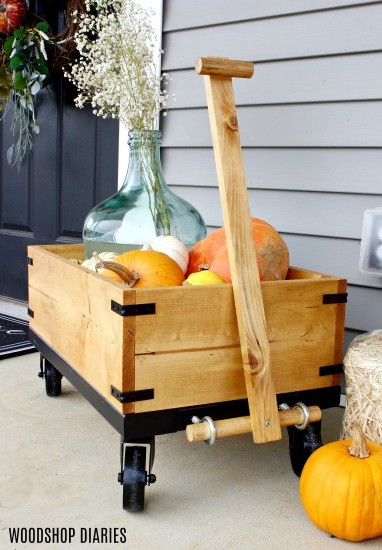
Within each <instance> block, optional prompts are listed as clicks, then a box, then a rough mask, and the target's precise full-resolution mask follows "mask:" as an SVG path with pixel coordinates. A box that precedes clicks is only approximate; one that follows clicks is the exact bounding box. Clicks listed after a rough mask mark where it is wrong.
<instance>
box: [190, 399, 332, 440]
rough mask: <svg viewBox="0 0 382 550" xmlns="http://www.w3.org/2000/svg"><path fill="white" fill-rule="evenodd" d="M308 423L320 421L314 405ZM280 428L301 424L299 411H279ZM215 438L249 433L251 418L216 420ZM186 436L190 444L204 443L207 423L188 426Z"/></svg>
mask: <svg viewBox="0 0 382 550" xmlns="http://www.w3.org/2000/svg"><path fill="white" fill-rule="evenodd" d="M308 410H309V421H310V422H317V421H319V420H321V416H322V415H321V409H320V408H319V407H317V406H316V405H313V406H312V407H308ZM279 416H280V426H294V425H295V424H301V423H302V422H303V420H304V418H303V416H304V415H303V412H302V411H301V409H288V410H287V411H279ZM215 428H216V437H228V436H231V435H240V434H246V433H250V432H251V417H250V416H239V417H237V418H227V419H226V420H217V421H216V422H215ZM186 436H187V439H188V441H189V442H190V443H192V442H194V441H206V440H207V439H209V438H210V427H209V425H208V424H207V422H200V423H199V424H189V425H188V426H187V427H186Z"/></svg>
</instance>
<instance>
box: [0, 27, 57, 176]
mask: <svg viewBox="0 0 382 550" xmlns="http://www.w3.org/2000/svg"><path fill="white" fill-rule="evenodd" d="M48 32H49V25H48V24H47V23H46V22H45V21H40V22H39V23H37V24H36V26H35V27H20V28H18V29H16V30H15V31H14V32H13V34H12V35H10V36H9V37H8V38H7V40H6V41H5V42H4V45H3V55H2V57H0V63H1V64H0V102H2V103H4V104H5V105H6V109H4V113H6V112H7V111H8V108H9V106H10V102H11V101H10V100H12V101H13V103H14V113H13V119H12V125H11V130H12V132H13V135H14V136H15V141H14V143H13V145H12V146H11V147H10V148H9V149H8V151H7V160H8V163H9V164H11V165H15V164H17V165H18V166H19V167H20V165H21V162H22V160H23V158H24V156H25V155H27V156H30V155H31V152H32V139H33V134H38V133H39V132H40V128H39V126H38V124H37V123H36V96H37V94H38V93H39V91H40V90H41V89H42V88H44V87H45V86H46V85H47V83H48V79H49V68H48V64H47V61H48V56H47V52H46V50H47V46H48V45H49V44H53V41H52V39H51V38H50V37H49V36H48V34H47V33H48ZM56 45H57V46H58V47H61V46H60V45H59V44H57V43H56ZM3 116H4V115H3Z"/></svg>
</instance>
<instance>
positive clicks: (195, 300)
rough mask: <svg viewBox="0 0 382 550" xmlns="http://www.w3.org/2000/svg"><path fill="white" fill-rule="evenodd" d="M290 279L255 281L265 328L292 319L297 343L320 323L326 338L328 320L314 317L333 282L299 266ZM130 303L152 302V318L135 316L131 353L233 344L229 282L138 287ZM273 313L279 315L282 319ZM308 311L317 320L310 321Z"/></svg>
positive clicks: (234, 331) (334, 289)
mask: <svg viewBox="0 0 382 550" xmlns="http://www.w3.org/2000/svg"><path fill="white" fill-rule="evenodd" d="M290 276H292V277H293V276H297V277H298V279H291V280H287V281H270V282H262V283H261V288H262V295H263V302H264V310H265V317H266V322H267V326H268V324H269V325H270V326H272V327H274V329H273V332H276V331H277V330H278V329H279V330H280V332H282V331H283V330H284V327H285V326H287V325H288V319H289V317H292V318H294V319H295V320H296V321H295V322H296V327H295V330H296V331H297V332H295V337H296V338H297V339H298V335H299V334H305V333H307V332H309V334H312V330H313V328H314V326H315V325H317V326H318V327H319V326H321V325H326V326H327V330H328V331H329V334H330V331H333V330H334V319H331V321H330V322H329V320H328V319H327V318H325V319H324V321H322V320H321V317H320V316H321V315H324V314H325V311H328V310H326V309H325V308H324V309H322V308H320V305H322V295H323V294H333V293H336V292H338V291H337V287H338V284H339V283H338V279H337V278H336V277H333V278H331V277H329V276H323V275H321V274H319V273H314V272H311V271H307V270H304V269H299V268H292V269H291V272H290ZM136 300H137V303H155V304H156V313H155V315H145V316H142V317H137V318H136V334H135V353H136V354H137V355H139V354H145V353H163V352H169V351H186V350H193V349H203V348H205V349H213V348H220V347H225V346H237V345H238V344H239V333H238V329H237V322H236V312H235V304H234V299H233V292H232V285H231V284H225V285H211V286H193V287H186V288H183V287H182V288H180V287H179V288H175V287H174V288H158V289H138V290H137V291H136ZM274 304H275V305H274ZM278 309H280V310H283V311H285V318H284V317H281V316H280V315H279V313H278ZM313 311H314V312H316V313H315V314H317V315H318V317H317V318H315V319H314V320H310V315H311V312H313ZM298 322H299V323H300V325H298ZM290 330H291V329H289V335H290V334H291V332H290ZM320 337H321V334H320ZM285 345H287V340H286V341H285ZM291 345H293V344H291Z"/></svg>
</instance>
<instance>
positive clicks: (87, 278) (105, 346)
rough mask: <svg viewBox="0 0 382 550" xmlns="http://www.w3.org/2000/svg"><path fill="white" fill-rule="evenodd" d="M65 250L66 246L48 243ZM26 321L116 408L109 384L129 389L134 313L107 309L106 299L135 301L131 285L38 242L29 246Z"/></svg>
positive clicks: (126, 408)
mask: <svg viewBox="0 0 382 550" xmlns="http://www.w3.org/2000/svg"><path fill="white" fill-rule="evenodd" d="M51 250H54V251H55V252H57V251H60V253H61V254H63V255H65V254H68V253H69V252H70V253H71V249H70V246H69V247H65V246H63V247H62V248H61V247H60V248H58V249H57V248H54V247H52V248H51ZM28 255H29V256H30V257H31V258H32V259H33V265H30V266H29V307H30V309H31V310H32V311H33V313H34V315H33V317H32V318H31V319H30V326H31V328H33V330H35V331H36V332H37V334H39V335H40V336H41V337H42V338H43V339H44V340H45V341H46V342H47V343H49V345H51V347H52V348H53V349H54V350H55V351H56V352H57V353H58V354H59V355H61V356H62V357H63V359H65V361H67V362H68V363H69V365H71V366H72V367H73V368H74V369H75V370H76V371H77V372H78V373H79V374H80V375H81V376H82V377H83V378H84V379H85V380H86V381H87V382H88V383H89V384H90V385H91V386H93V387H94V388H96V389H97V390H98V391H99V392H100V393H101V394H102V395H103V396H104V397H105V398H106V399H107V400H109V401H110V402H111V404H112V405H113V406H115V407H116V408H118V409H119V410H120V411H124V412H133V410H134V406H133V405H124V406H122V405H121V404H120V403H118V401H117V400H116V399H114V398H113V397H111V394H110V386H111V385H113V386H115V387H116V388H117V389H119V390H121V391H129V390H133V389H134V345H133V340H134V332H135V319H134V317H128V318H123V317H121V316H119V315H117V314H116V313H114V312H112V311H111V300H115V301H116V302H118V303H135V291H130V292H126V290H125V289H124V288H123V286H122V285H118V284H117V283H112V282H109V281H108V280H106V279H104V278H102V277H101V276H100V275H97V274H95V273H92V272H89V271H87V270H86V269H84V268H82V267H80V266H77V265H74V264H73V263H71V262H68V261H67V260H65V259H63V258H60V257H59V256H58V255H57V254H53V253H52V252H50V251H48V250H47V247H45V249H44V248H43V247H30V248H29V249H28Z"/></svg>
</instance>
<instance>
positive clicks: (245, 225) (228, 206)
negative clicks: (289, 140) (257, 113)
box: [196, 58, 281, 443]
mask: <svg viewBox="0 0 382 550" xmlns="http://www.w3.org/2000/svg"><path fill="white" fill-rule="evenodd" d="M242 63H243V62H238V61H232V60H228V59H226V58H213V59H212V60H211V58H199V60H197V62H196V65H197V70H199V73H200V74H204V75H205V76H204V82H205V87H206V95H207V104H208V112H209V118H210V125H211V134H212V143H213V147H214V153H215V164H216V171H217V177H218V183H219V193H220V200H221V206H222V212H223V220H224V229H225V234H226V239H227V250H228V259H229V265H230V270H231V277H232V289H233V295H234V300H235V310H236V319H237V326H238V331H239V337H240V347H241V354H242V358H243V368H244V379H245V384H246V390H247V396H248V405H249V412H250V418H251V428H252V434H253V440H254V442H255V443H266V442H267V441H275V440H277V439H281V428H280V421H279V415H278V408H277V401H276V392H275V387H274V383H273V377H272V371H271V359H270V349H269V342H268V335H267V329H266V322H265V313H264V304H263V295H262V291H261V285H260V277H259V270H258V265H257V258H256V252H255V245H254V240H253V233H252V224H251V213H250V208H249V201H248V191H247V185H246V181H245V172H244V163H243V157H242V152H241V144H240V136H239V127H238V122H237V116H236V105H235V98H234V93H233V86H232V79H231V78H227V77H228V76H238V75H239V76H247V77H249V76H252V73H251V75H250V74H249V72H250V71H248V67H249V66H248V63H246V62H244V66H243V64H242ZM203 67H204V68H203ZM243 67H244V69H243ZM239 68H240V69H239ZM252 72H253V71H252Z"/></svg>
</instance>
